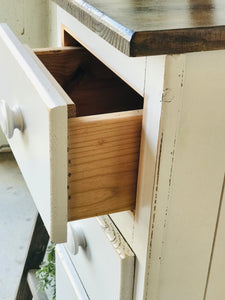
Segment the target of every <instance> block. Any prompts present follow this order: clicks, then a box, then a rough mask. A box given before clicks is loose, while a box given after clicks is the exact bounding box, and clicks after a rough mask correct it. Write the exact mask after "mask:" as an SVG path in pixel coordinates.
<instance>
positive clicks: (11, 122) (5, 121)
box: [0, 100, 24, 139]
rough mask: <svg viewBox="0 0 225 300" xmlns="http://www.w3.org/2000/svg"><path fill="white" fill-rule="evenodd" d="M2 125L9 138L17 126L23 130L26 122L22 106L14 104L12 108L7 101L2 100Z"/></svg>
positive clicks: (0, 111) (0, 107)
mask: <svg viewBox="0 0 225 300" xmlns="http://www.w3.org/2000/svg"><path fill="white" fill-rule="evenodd" d="M0 126H1V129H2V131H3V133H4V134H5V136H6V137H7V138H8V139H10V138H11V137H12V136H13V133H14V130H15V129H16V128H17V129H19V130H20V131H23V129H24V122H23V116H22V113H21V110H20V108H19V107H18V106H14V107H13V108H12V109H11V108H10V107H9V106H8V104H7V103H6V101H4V100H0Z"/></svg>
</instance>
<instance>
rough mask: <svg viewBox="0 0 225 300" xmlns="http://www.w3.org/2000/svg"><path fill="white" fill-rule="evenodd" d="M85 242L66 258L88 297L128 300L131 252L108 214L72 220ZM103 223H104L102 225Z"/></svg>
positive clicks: (130, 297)
mask: <svg viewBox="0 0 225 300" xmlns="http://www.w3.org/2000/svg"><path fill="white" fill-rule="evenodd" d="M72 223H73V224H74V223H75V224H79V225H80V227H81V228H82V231H83V234H84V237H85V239H86V242H87V246H86V248H80V249H79V252H78V253H77V254H76V255H70V259H71V261H72V263H73V264H74V267H75V269H76V270H77V272H78V274H79V277H80V279H81V281H82V283H83V285H84V288H85V290H86V292H87V294H88V296H89V298H90V299H91V300H105V299H107V300H131V299H132V291H133V275H134V254H133V252H132V251H131V250H130V248H129V247H128V245H127V244H126V242H125V241H124V239H123V237H122V236H121V235H120V233H119V232H118V230H117V229H116V227H115V225H114V224H113V223H112V222H111V221H110V219H109V218H108V217H103V218H102V219H101V222H100V224H101V225H100V226H99V224H98V223H97V222H96V219H95V218H90V219H86V220H80V221H75V222H72ZM103 223H104V225H103Z"/></svg>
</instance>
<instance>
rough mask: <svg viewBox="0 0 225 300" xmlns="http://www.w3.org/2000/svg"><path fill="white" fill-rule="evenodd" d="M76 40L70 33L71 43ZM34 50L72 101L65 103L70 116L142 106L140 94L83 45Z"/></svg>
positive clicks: (139, 107)
mask: <svg viewBox="0 0 225 300" xmlns="http://www.w3.org/2000/svg"><path fill="white" fill-rule="evenodd" d="M64 32H65V34H67V32H66V31H64ZM67 36H69V34H67ZM73 41H74V42H73ZM75 42H76V40H75V39H73V38H72V37H71V36H70V43H72V44H75ZM34 52H35V54H36V55H37V57H38V58H39V59H40V60H41V61H42V63H43V64H44V65H45V67H46V68H47V69H48V70H49V72H50V73H51V74H52V75H53V76H54V78H55V79H56V80H57V82H58V83H59V84H60V85H61V86H62V88H63V89H64V90H65V92H66V93H67V94H68V95H69V97H70V98H71V100H72V101H73V102H74V104H75V105H73V104H72V105H71V104H68V112H69V114H68V115H69V118H70V117H73V116H75V115H76V116H87V115H95V114H104V113H109V112H118V111H126V110H132V109H141V108H142V107H143V98H142V97H141V96H140V95H139V94H138V93H137V92H135V91H134V90H133V89H132V88H131V87H129V86H128V85H127V84H126V83H125V82H124V81H123V80H121V79H120V78H119V77H118V76H116V74H115V73H113V72H112V71H111V70H110V69H108V68H107V67H106V66H105V65H104V64H103V63H102V62H101V61H99V60H98V59H97V58H96V57H95V56H94V55H92V54H91V53H90V52H89V51H88V50H86V49H85V48H83V47H61V48H49V49H35V50H34Z"/></svg>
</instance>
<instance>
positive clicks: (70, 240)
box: [67, 222, 87, 255]
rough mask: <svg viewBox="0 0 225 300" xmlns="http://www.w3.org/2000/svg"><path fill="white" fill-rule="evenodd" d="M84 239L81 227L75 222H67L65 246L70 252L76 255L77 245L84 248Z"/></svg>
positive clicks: (85, 244)
mask: <svg viewBox="0 0 225 300" xmlns="http://www.w3.org/2000/svg"><path fill="white" fill-rule="evenodd" d="M86 246H87V243H86V239H85V236H84V233H83V231H82V229H81V227H80V226H79V225H78V224H76V223H75V222H72V223H68V224H67V248H68V250H69V251H70V253H71V254H73V255H76V254H77V253H78V252H79V247H81V248H83V249H85V248H86Z"/></svg>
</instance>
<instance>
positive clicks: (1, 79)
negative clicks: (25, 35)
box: [0, 25, 69, 242]
mask: <svg viewBox="0 0 225 300" xmlns="http://www.w3.org/2000/svg"><path fill="white" fill-rule="evenodd" d="M0 65H1V67H2V69H3V70H7V72H1V74H0V86H1V88H0V98H1V99H4V100H5V101H6V102H7V103H8V105H9V106H10V107H13V106H14V105H18V106H19V107H20V109H21V112H22V115H23V119H24V124H25V129H24V132H23V133H22V132H21V131H18V130H15V132H14V135H13V137H12V138H11V139H9V140H8V142H9V144H10V146H11V148H12V151H13V153H14V155H15V158H16V160H17V162H18V165H19V167H20V170H21V172H22V174H23V176H24V179H25V181H26V183H27V186H28V188H29V190H30V192H31V194H32V197H33V199H34V201H35V204H36V206H37V209H38V211H39V212H40V214H41V216H42V219H43V221H44V223H45V226H46V228H47V230H48V231H49V234H50V236H51V239H52V240H53V241H55V242H62V241H65V240H66V221H67V105H66V102H65V101H66V99H68V96H67V95H66V94H65V93H63V91H62V89H61V88H59V86H58V84H57V83H56V81H55V80H54V79H53V78H52V76H51V75H50V74H49V73H47V71H46V69H45V68H44V67H43V65H41V64H40V62H39V61H38V59H37V58H36V56H35V55H34V54H33V52H32V51H29V50H28V49H25V48H24V47H23V46H22V45H21V43H20V42H19V41H18V39H17V38H16V37H15V36H14V35H13V33H12V32H11V31H10V30H9V28H8V27H7V26H6V25H1V26H0ZM12 87H13V88H12ZM57 89H58V90H57ZM68 101H69V100H67V102H68ZM59 120H60V122H59ZM62 200H63V201H62Z"/></svg>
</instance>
